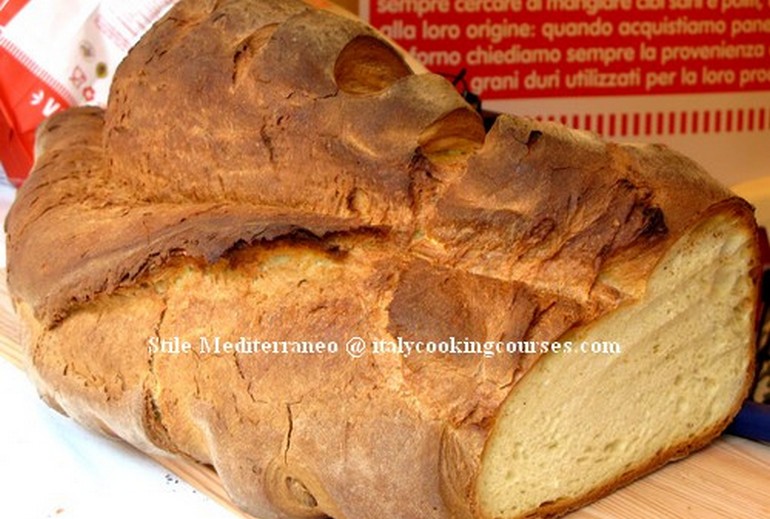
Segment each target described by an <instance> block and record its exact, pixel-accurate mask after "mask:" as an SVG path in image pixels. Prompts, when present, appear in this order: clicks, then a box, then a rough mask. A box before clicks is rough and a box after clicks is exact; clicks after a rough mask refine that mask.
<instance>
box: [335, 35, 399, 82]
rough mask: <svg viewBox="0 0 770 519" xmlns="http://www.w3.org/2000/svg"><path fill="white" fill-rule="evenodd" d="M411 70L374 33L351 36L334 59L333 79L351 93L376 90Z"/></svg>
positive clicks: (397, 54)
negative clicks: (371, 34)
mask: <svg viewBox="0 0 770 519" xmlns="http://www.w3.org/2000/svg"><path fill="white" fill-rule="evenodd" d="M411 74H412V70H411V69H410V68H409V66H408V65H407V64H406V62H405V61H404V59H403V58H402V57H401V55H400V54H399V53H398V52H396V51H395V50H394V49H393V47H391V46H390V45H388V44H387V43H385V42H384V41H382V40H381V39H379V38H376V37H374V36H368V35H366V36H364V35H359V36H356V37H355V38H353V39H352V40H350V42H348V44H347V45H345V47H344V48H343V49H342V51H341V52H340V53H339V55H338V56H337V60H336V62H335V63H334V80H335V82H336V83H337V86H338V87H339V89H340V90H342V91H343V92H345V93H348V94H353V95H368V94H376V93H378V92H381V91H383V90H385V89H386V88H388V87H389V86H390V85H392V84H393V83H395V82H396V81H398V80H399V79H401V78H403V77H406V76H409V75H411Z"/></svg>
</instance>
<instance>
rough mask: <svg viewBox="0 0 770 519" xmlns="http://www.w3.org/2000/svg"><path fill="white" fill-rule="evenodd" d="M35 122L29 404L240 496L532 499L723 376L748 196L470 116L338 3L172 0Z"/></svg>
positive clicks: (739, 324)
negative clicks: (65, 105)
mask: <svg viewBox="0 0 770 519" xmlns="http://www.w3.org/2000/svg"><path fill="white" fill-rule="evenodd" d="M37 146H38V149H37V157H36V162H35V169H34V172H33V173H32V175H31V176H30V178H29V180H28V181H27V182H26V183H25V185H24V186H23V187H22V188H21V189H20V191H19V193H18V198H17V200H16V202H15V204H14V206H13V208H12V210H11V213H10V215H9V217H8V220H7V222H6V232H7V240H8V282H9V287H10V290H11V293H12V296H13V300H14V304H15V307H16V309H17V311H18V313H19V314H20V316H21V319H22V322H23V325H24V334H23V343H24V347H25V351H26V358H27V368H28V372H29V376H30V377H31V378H32V380H33V381H34V383H35V384H36V385H37V388H38V390H39V392H40V394H41V396H42V398H43V399H44V400H45V401H46V402H47V403H48V404H49V405H50V406H51V407H53V408H55V409H57V410H59V411H60V412H62V413H65V414H67V415H69V416H71V417H72V418H74V419H75V420H77V421H79V422H81V423H82V424H84V425H86V426H88V427H91V428H93V429H96V430H99V431H103V432H104V433H106V434H110V435H115V436H118V437H120V438H122V439H124V440H125V441H127V442H130V443H131V444H133V445H135V446H137V447H138V448H140V449H142V450H144V451H146V452H149V453H155V454H158V453H165V454H167V455H169V456H181V457H184V458H187V459H189V460H194V461H196V462H199V463H203V464H210V465H212V466H213V467H214V468H215V469H216V471H217V472H218V474H219V476H220V477H221V479H222V481H223V483H224V485H225V487H226V489H227V491H228V492H229V494H230V496H231V497H232V499H233V500H234V502H235V503H236V504H238V505H239V506H241V507H242V508H243V509H244V510H246V511H248V512H250V513H251V514H253V515H254V516H255V517H258V518H260V519H271V518H279V517H280V518H325V517H326V518H334V519H382V518H390V519H429V518H458V519H468V518H485V519H491V518H500V519H503V518H505V519H509V518H510V519H512V518H523V517H553V516H556V515H560V514H564V513H566V512H567V511H569V510H571V509H574V508H577V507H579V506H581V505H583V504H585V503H588V502H590V501H592V500H595V499H597V498H599V497H601V496H603V495H606V494H607V493H609V492H611V491H612V490H613V489H615V488H617V487H618V486H620V485H623V484H626V483H628V482H630V481H632V480H633V479H635V478H638V477H640V476H642V475H644V474H646V473H648V472H650V471H652V470H654V469H656V468H657V467H660V466H661V465H662V464H664V463H666V462H667V461H670V460H672V459H675V458H679V457H681V456H684V455H686V454H688V453H690V452H692V451H693V450H695V449H698V448H700V447H703V446H704V445H706V444H707V443H708V442H709V441H710V440H712V439H713V438H714V437H715V436H716V435H718V434H719V433H720V432H721V431H722V430H723V428H724V427H725V426H726V425H727V423H728V422H729V421H730V419H731V418H732V416H733V415H734V414H735V413H736V412H737V409H738V407H739V406H740V404H741V402H742V400H743V399H744V397H745V395H746V392H747V391H748V386H749V382H750V377H751V374H752V363H753V361H752V358H753V335H754V332H753V324H754V320H753V318H754V308H755V304H756V276H757V265H758V250H757V240H756V229H755V222H754V217H753V212H752V209H751V207H750V206H749V205H748V204H747V203H746V202H744V201H743V200H741V199H738V198H736V197H735V196H733V195H732V194H731V193H730V192H729V191H727V190H726V189H724V188H722V187H720V186H719V185H718V184H717V183H716V182H715V181H714V180H712V179H711V178H709V177H708V176H707V175H706V174H705V173H703V172H702V171H701V169H699V167H698V166H696V165H695V164H694V163H692V162H691V161H689V160H688V159H686V158H684V157H682V156H680V155H678V154H676V153H674V152H672V151H670V150H668V149H666V148H664V147H661V146H636V145H619V144H612V143H607V142H604V141H602V140H600V139H599V138H597V137H595V136H593V135H590V134H588V133H584V132H579V131H573V130H569V129H566V128H564V127H562V126H559V125H556V124H550V123H542V122H535V121H532V120H528V119H524V118H519V117H514V116H501V117H499V119H498V120H497V122H496V123H495V125H494V127H493V128H492V129H491V130H490V131H489V132H485V130H484V126H483V124H482V121H481V120H480V118H479V116H478V115H477V114H476V113H475V112H474V111H473V110H472V109H471V108H470V107H469V106H467V105H466V104H465V103H464V101H463V100H462V98H461V97H460V96H459V95H458V94H457V93H456V92H455V90H454V89H453V87H452V85H450V84H449V83H448V82H447V81H445V80H444V79H443V78H441V77H439V76H436V75H432V74H415V73H414V72H413V71H412V70H411V68H410V67H409V66H408V65H407V64H406V62H405V61H404V59H403V58H402V56H401V54H400V53H399V52H398V51H396V50H394V49H393V48H392V47H391V46H390V45H389V44H388V43H387V42H386V41H385V40H383V39H382V38H381V37H380V36H379V35H378V34H377V33H376V32H374V31H373V30H372V29H370V28H369V27H367V26H366V25H364V24H363V23H360V22H357V21H354V20H350V19H347V18H343V17H339V16H337V15H335V14H332V13H329V12H326V11H321V10H315V9H313V8H310V7H308V6H307V5H305V4H303V3H302V2H299V1H294V0H292V1H287V0H219V1H214V0H197V1H193V0H190V1H187V0H183V1H182V2H180V3H179V4H177V5H176V6H175V7H174V8H173V9H172V10H171V11H170V12H169V13H168V15H167V16H165V17H164V18H163V19H162V20H161V21H160V22H158V23H157V24H156V26H154V27H153V29H152V30H151V31H150V32H149V33H148V34H147V35H146V36H145V37H144V38H143V39H142V40H141V42H140V43H139V44H138V45H137V46H136V47H135V48H134V49H133V50H132V51H131V52H130V54H129V55H128V57H127V58H126V59H125V61H124V62H123V63H122V65H121V66H120V68H119V70H118V71H117V73H116V76H115V81H114V84H113V87H112V91H111V95H110V100H109V105H108V107H107V109H106V110H101V109H98V108H77V109H72V110H68V111H66V112H64V113H61V114H58V115H55V116H54V117H52V118H51V119H49V120H48V121H47V122H46V123H45V124H44V125H43V126H42V127H41V128H40V130H39V135H38V143H37ZM359 339H360V340H359ZM217 340H219V341H220V343H216V341H217ZM256 341H261V343H260V344H262V345H263V346H264V345H265V344H267V345H269V348H268V349H260V347H258V346H257V347H255V346H254V345H255V344H257V342H256ZM554 343H555V344H554ZM217 344H219V349H217ZM297 344H304V345H310V346H308V348H310V349H311V350H312V349H315V350H316V351H309V350H307V348H306V349H305V350H302V351H300V350H297V349H295V346H296V345H297ZM361 344H363V345H364V346H366V349H365V351H364V350H363V349H361V348H360V345H361ZM377 344H379V345H380V346H382V345H389V348H390V349H388V348H384V347H381V348H380V350H377V349H376V346H377ZM319 345H320V346H319ZM334 345H337V346H338V348H336V349H335V347H334ZM351 345H352V346H354V347H355V348H347V349H346V346H348V347H349V346H351ZM406 345H412V346H414V348H415V351H412V350H409V351H407V350H406ZM417 345H422V346H423V348H422V350H421V351H416V348H417ZM431 345H433V346H432V347H431ZM442 345H443V346H442ZM447 345H451V347H450V346H447ZM469 345H470V346H469ZM475 345H482V346H484V348H482V349H478V350H477V349H475V348H476V346H475ZM490 345H492V346H494V347H495V348H497V349H494V348H492V349H488V348H487V347H488V346H490ZM500 345H503V347H502V349H500V348H499V346H500ZM399 346H400V347H401V348H402V349H401V350H398V349H397V348H398V347H399ZM286 348H288V350H286ZM324 348H326V351H320V350H323V349H324ZM431 348H432V349H431ZM490 348H491V346H490ZM268 350H270V351H268Z"/></svg>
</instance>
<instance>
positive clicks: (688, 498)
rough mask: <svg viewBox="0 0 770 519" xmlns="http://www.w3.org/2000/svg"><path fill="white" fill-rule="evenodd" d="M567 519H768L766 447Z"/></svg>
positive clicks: (205, 483)
mask: <svg viewBox="0 0 770 519" xmlns="http://www.w3.org/2000/svg"><path fill="white" fill-rule="evenodd" d="M4 280H5V273H4V272H2V271H0V357H3V358H5V360H6V361H8V362H10V363H12V364H14V365H16V366H18V367H19V368H22V366H23V355H22V351H21V346H20V344H19V343H20V331H19V324H18V320H17V319H16V317H15V315H14V313H13V309H12V308H11V303H10V301H9V299H8V294H7V289H6V286H5V281H4ZM0 362H3V361H1V360H0ZM155 460H156V461H157V462H158V463H160V464H161V465H163V467H164V468H165V469H166V470H169V471H171V472H173V473H174V474H176V475H177V476H178V477H179V478H182V479H184V480H185V481H187V482H188V483H190V484H191V485H193V486H194V487H196V488H197V489H198V490H199V491H201V492H204V493H205V494H207V495H208V496H210V497H211V498H212V499H214V500H216V501H217V502H219V503H220V504H221V505H222V506H224V507H227V508H228V509H230V510H231V511H232V512H233V514H235V515H234V517H242V518H250V517H251V516H248V515H246V514H244V513H242V512H239V511H238V510H237V509H236V508H235V506H234V505H233V504H232V503H231V502H230V501H229V499H228V497H227V494H226V493H225V491H224V489H223V488H222V484H221V482H220V481H219V479H218V477H217V475H216V473H215V472H214V471H213V470H212V469H210V468H208V467H204V466H201V465H198V464H195V463H191V462H187V461H182V460H176V459H173V458H161V457H156V458H155ZM568 518H569V519H650V518H655V519H690V518H693V519H696V518H697V519H712V518H713V519H725V518H730V519H758V518H770V446H768V445H761V444H758V443H754V442H750V441H747V440H743V439H741V438H736V437H733V436H724V437H722V438H720V439H718V440H717V441H716V442H714V443H713V444H712V445H711V446H709V447H708V448H706V449H704V450H702V451H700V452H698V453H696V454H694V455H692V456H690V457H689V458H687V459H685V460H682V461H679V462H676V463H673V464H670V465H668V466H666V467H665V468H663V469H661V470H659V471H657V472H655V473H653V474H651V475H649V476H647V477H646V478H644V479H641V480H639V481H637V482H635V483H633V484H631V485H629V486H628V487H626V488H623V489H621V490H619V491H617V492H615V493H614V494H612V495H611V496H609V497H607V498H605V499H603V500H601V501H599V502H597V503H595V504H593V505H591V506H588V507H586V508H583V509H582V510H579V511H577V512H575V513H573V514H571V515H569V516H568ZM416 519H417V518H416Z"/></svg>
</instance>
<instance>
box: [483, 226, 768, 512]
mask: <svg viewBox="0 0 770 519" xmlns="http://www.w3.org/2000/svg"><path fill="white" fill-rule="evenodd" d="M746 223H747V220H746V215H745V214H740V213H736V212H734V211H733V212H728V213H717V214H714V215H713V216H711V217H710V218H708V219H705V220H704V221H702V222H701V223H699V224H698V225H696V226H695V227H694V228H692V229H691V230H690V231H689V232H688V233H687V234H685V235H684V236H683V237H682V238H681V239H680V240H679V241H678V242H677V243H676V244H675V246H674V247H673V248H672V249H671V250H670V251H669V252H668V253H667V254H666V255H665V256H664V258H663V259H662V261H661V262H660V263H659V264H658V266H657V267H656V269H655V270H654V272H653V274H652V276H651V277H650V280H649V285H648V287H647V290H646V293H645V295H644V297H643V299H642V301H640V302H639V303H638V304H633V305H629V306H625V307H622V308H620V309H618V310H617V311H615V312H613V313H611V314H609V315H607V316H606V317H604V318H603V319H601V320H600V321H597V322H596V323H593V324H592V325H591V326H589V327H585V328H584V329H578V330H575V331H574V332H571V333H569V334H567V336H565V337H563V338H562V341H561V342H562V343H563V344H566V343H569V342H571V343H572V350H571V352H563V353H560V354H554V353H551V354H549V355H546V356H545V357H543V358H542V359H541V360H540V362H539V363H538V364H536V366H535V367H534V368H533V370H532V371H531V372H530V373H529V374H528V376H526V377H524V379H523V380H522V381H521V382H520V383H519V384H518V385H516V386H515V388H514V389H513V391H512V393H511V394H510V395H509V397H508V399H507V401H506V402H505V403H504V404H503V407H502V409H501V412H500V414H499V416H498V418H497V421H496V424H495V426H494V428H493V431H492V433H491V434H490V438H489V441H488V443H487V446H486V449H485V452H484V455H483V460H482V468H481V471H480V473H479V476H478V479H477V492H478V508H479V512H480V514H479V515H480V516H482V517H488V518H520V517H544V516H552V515H561V514H562V513H565V512H566V511H567V510H570V509H573V508H576V507H578V506H580V505H582V504H584V503H586V502H588V501H592V500H594V499H596V498H598V497H600V496H602V495H604V494H607V493H609V492H610V491H611V490H613V489H615V488H617V487H618V486H619V485H622V484H624V483H627V482H629V481H631V480H632V479H635V478H637V477H639V476H640V475H641V474H644V473H646V472H649V471H651V470H653V469H655V468H657V467H658V466H660V465H662V464H663V463H665V462H666V461H668V460H670V459H672V458H677V457H681V456H684V455H686V454H687V453H689V452H691V451H693V450H695V449H698V448H700V447H703V446H704V445H705V444H706V443H707V442H708V441H710V440H711V439H713V437H714V436H716V435H717V434H719V432H721V430H722V429H723V428H724V427H725V426H726V424H727V423H728V422H729V420H730V419H731V418H732V417H733V415H734V414H735V413H736V412H737V410H738V407H739V406H740V403H741V402H742V400H743V399H744V398H745V394H746V390H747V384H748V383H749V378H748V377H749V376H750V375H748V374H749V373H750V372H751V369H750V368H751V364H752V362H753V355H752V354H753V347H752V341H751V339H750V338H751V337H752V336H753V320H752V315H753V313H752V308H753V305H754V300H755V293H756V287H755V285H754V283H753V282H752V278H751V276H749V275H748V273H749V272H750V271H751V270H752V269H753V268H755V257H756V250H755V236H754V230H753V226H752V225H746ZM609 343H614V344H615V345H617V346H618V347H619V351H618V349H615V346H614V345H611V344H609ZM582 345H586V349H587V351H582V347H583V346H582ZM592 350H594V351H595V352H592Z"/></svg>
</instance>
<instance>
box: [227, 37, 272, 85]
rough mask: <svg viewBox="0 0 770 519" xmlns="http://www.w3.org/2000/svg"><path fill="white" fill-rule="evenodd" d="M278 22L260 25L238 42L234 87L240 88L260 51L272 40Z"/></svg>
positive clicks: (234, 59) (234, 58) (234, 64)
mask: <svg viewBox="0 0 770 519" xmlns="http://www.w3.org/2000/svg"><path fill="white" fill-rule="evenodd" d="M276 29H278V24H277V23H273V24H269V25H265V26H264V27H260V28H259V29H257V30H256V31H254V32H253V33H251V34H250V35H249V36H247V37H246V38H244V39H243V40H241V41H240V42H238V44H237V45H236V47H235V50H234V51H233V75H232V81H233V88H238V86H240V85H241V84H242V83H243V80H244V79H245V78H246V76H247V75H248V72H249V70H251V64H252V62H253V61H254V58H255V57H256V56H257V54H258V53H259V51H260V50H261V49H262V48H263V47H264V46H265V44H267V42H268V41H270V38H271V37H272V36H273V33H274V32H275V31H276Z"/></svg>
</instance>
